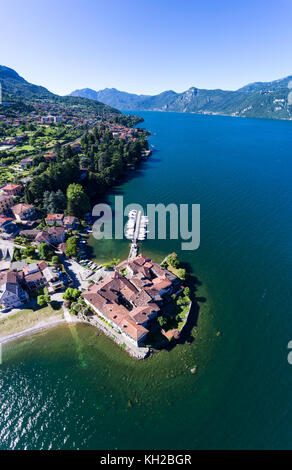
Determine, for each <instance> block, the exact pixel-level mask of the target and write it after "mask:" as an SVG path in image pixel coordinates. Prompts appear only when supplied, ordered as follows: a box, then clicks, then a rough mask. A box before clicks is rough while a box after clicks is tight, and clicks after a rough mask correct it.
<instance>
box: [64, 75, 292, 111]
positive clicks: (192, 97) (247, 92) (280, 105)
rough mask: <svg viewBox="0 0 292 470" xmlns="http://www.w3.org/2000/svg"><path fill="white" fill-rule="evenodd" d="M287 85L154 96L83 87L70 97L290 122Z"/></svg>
mask: <svg viewBox="0 0 292 470" xmlns="http://www.w3.org/2000/svg"><path fill="white" fill-rule="evenodd" d="M290 82H292V75H289V76H287V77H285V78H282V79H278V80H274V81H271V82H254V83H250V84H248V85H246V86H244V87H242V88H239V89H238V90H234V91H229V90H222V89H214V90H208V89H200V88H197V87H190V88H189V89H188V90H186V91H184V92H181V93H177V92H175V91H173V90H167V91H164V92H162V93H159V94H157V95H138V94H134V93H127V92H123V91H120V90H117V89H116V88H105V89H103V90H99V91H95V90H92V89H90V88H84V89H81V90H75V91H73V92H72V93H71V94H70V95H69V96H83V97H86V96H87V93H91V96H97V97H98V98H99V100H100V101H102V102H104V103H106V104H109V105H111V106H115V107H117V108H119V109H124V110H133V111H172V112H194V113H201V114H223V115H231V116H240V117H257V118H270V119H292V107H291V105H290V104H289V103H288V94H289V91H290V88H289V84H290ZM291 85H292V83H291ZM94 94H95V95H94ZM93 99H94V98H93Z"/></svg>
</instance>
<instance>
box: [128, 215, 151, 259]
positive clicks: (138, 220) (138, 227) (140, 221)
mask: <svg viewBox="0 0 292 470" xmlns="http://www.w3.org/2000/svg"><path fill="white" fill-rule="evenodd" d="M146 220H147V221H146ZM147 223H148V219H147V217H144V216H142V211H138V213H137V216H136V217H135V229H134V232H133V234H131V235H132V236H131V240H132V243H131V248H130V253H129V256H128V259H132V258H135V257H136V256H137V255H138V251H139V247H138V245H137V240H144V238H145V236H146V235H145V230H146V229H145V227H146V225H147ZM141 231H144V233H143V235H141ZM141 237H142V238H141ZM128 238H130V236H128Z"/></svg>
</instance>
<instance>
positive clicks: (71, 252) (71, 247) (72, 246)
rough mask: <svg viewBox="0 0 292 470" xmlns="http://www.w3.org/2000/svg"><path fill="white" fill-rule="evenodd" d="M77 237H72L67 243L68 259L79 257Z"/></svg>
mask: <svg viewBox="0 0 292 470" xmlns="http://www.w3.org/2000/svg"><path fill="white" fill-rule="evenodd" d="M77 240H78V238H77V237H70V238H68V240H67V241H66V249H65V253H66V256H67V257H68V258H75V257H76V256H77Z"/></svg>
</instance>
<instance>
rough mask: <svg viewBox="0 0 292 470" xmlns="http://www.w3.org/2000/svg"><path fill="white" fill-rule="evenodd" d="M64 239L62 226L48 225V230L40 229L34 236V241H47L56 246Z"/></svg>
mask: <svg viewBox="0 0 292 470" xmlns="http://www.w3.org/2000/svg"><path fill="white" fill-rule="evenodd" d="M64 240H65V229H64V228H63V227H50V228H48V230H40V231H38V233H37V234H36V236H35V238H34V242H36V243H47V244H48V245H54V246H57V245H59V244H60V243H63V242H64Z"/></svg>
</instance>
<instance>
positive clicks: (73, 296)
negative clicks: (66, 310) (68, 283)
mask: <svg viewBox="0 0 292 470" xmlns="http://www.w3.org/2000/svg"><path fill="white" fill-rule="evenodd" d="M80 295H81V292H80V291H79V290H78V289H73V287H68V289H66V291H65V293H64V294H63V299H64V300H69V301H70V302H72V301H74V300H77V299H78V297H79V296H80Z"/></svg>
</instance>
